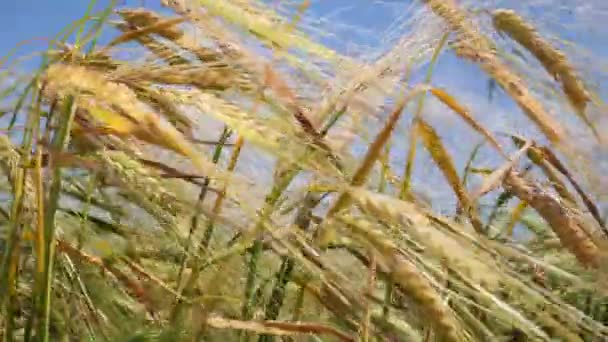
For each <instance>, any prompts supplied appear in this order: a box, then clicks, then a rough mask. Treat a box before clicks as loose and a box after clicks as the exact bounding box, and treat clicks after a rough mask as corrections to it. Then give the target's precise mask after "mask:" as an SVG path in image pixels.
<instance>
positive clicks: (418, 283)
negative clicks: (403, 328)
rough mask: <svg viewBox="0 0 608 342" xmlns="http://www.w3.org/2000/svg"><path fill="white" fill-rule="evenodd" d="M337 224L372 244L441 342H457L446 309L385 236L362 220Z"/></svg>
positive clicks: (455, 326) (346, 219) (343, 218)
mask: <svg viewBox="0 0 608 342" xmlns="http://www.w3.org/2000/svg"><path fill="white" fill-rule="evenodd" d="M338 220H340V221H342V222H343V223H345V224H346V225H347V226H348V227H349V228H351V229H352V230H353V232H354V233H355V234H357V235H359V236H360V237H361V238H362V239H363V240H364V241H367V242H368V243H370V244H372V245H373V246H374V248H376V249H377V250H378V252H379V253H380V254H381V255H382V257H383V260H382V261H383V262H384V263H386V266H387V267H388V269H389V270H391V272H392V276H393V279H394V280H395V282H397V283H398V284H399V285H400V286H401V287H402V288H403V289H404V290H405V292H406V293H407V294H408V295H409V296H411V297H412V299H414V301H415V302H416V303H417V304H418V305H420V307H421V308H422V309H423V310H424V312H425V313H426V314H427V315H428V316H429V317H428V318H429V319H432V322H433V325H434V326H435V327H436V328H437V330H438V333H439V335H440V336H442V338H444V340H445V341H461V340H462V339H461V336H460V334H461V329H460V328H459V327H458V323H457V322H456V321H455V320H454V317H453V316H452V313H451V312H450V309H449V308H448V307H447V306H446V305H445V304H444V303H443V300H442V299H441V297H440V296H439V294H438V293H437V291H436V290H435V289H434V288H433V287H432V285H431V284H430V282H429V281H428V280H427V279H426V278H425V277H424V275H422V273H421V271H420V270H418V269H417V268H416V266H415V265H414V264H413V263H411V262H410V261H409V260H406V259H405V258H404V257H403V256H402V255H400V252H399V249H398V248H397V246H396V245H395V244H394V243H393V242H392V241H391V240H390V239H389V238H387V237H386V236H384V235H383V234H381V233H380V232H378V231H377V230H376V228H374V227H373V226H372V225H370V224H369V223H368V222H366V221H363V220H356V219H351V218H349V217H346V216H340V217H339V218H338Z"/></svg>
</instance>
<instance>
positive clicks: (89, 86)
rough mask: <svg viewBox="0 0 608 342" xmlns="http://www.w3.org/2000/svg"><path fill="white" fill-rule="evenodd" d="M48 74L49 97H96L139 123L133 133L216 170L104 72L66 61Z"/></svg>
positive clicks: (205, 169)
mask: <svg viewBox="0 0 608 342" xmlns="http://www.w3.org/2000/svg"><path fill="white" fill-rule="evenodd" d="M45 76H46V78H45V80H46V83H47V85H46V88H45V90H46V91H47V96H49V97H51V98H53V97H56V96H59V97H63V96H67V95H72V94H77V93H80V94H82V95H86V96H89V97H94V98H95V99H96V100H98V101H101V102H102V103H105V104H106V105H107V106H113V107H115V108H118V109H120V110H121V112H120V113H108V114H110V115H109V118H118V117H120V116H121V115H123V114H124V115H123V116H126V118H127V119H128V121H132V122H134V123H137V124H136V125H134V126H133V128H134V129H135V130H134V131H132V132H129V133H130V134H132V135H134V136H136V137H137V138H139V139H142V140H145V141H147V142H150V143H152V144H155V145H158V146H162V147H165V148H169V149H171V150H173V151H176V152H178V153H180V154H182V155H184V156H187V157H188V158H190V159H191V160H192V162H193V164H194V165H195V166H196V167H197V168H198V169H199V170H200V171H201V172H213V171H211V170H214V167H213V165H212V164H211V163H210V162H209V161H207V160H205V159H204V158H203V157H202V156H201V155H200V154H199V153H198V152H197V151H196V149H195V148H194V146H193V145H192V144H191V143H190V142H189V141H188V140H186V138H185V137H184V136H183V135H182V134H181V133H180V132H179V131H178V130H177V129H176V128H175V127H173V126H171V125H170V124H168V123H167V122H164V121H163V120H162V119H161V118H160V117H159V116H158V115H156V114H154V113H151V112H150V111H149V109H148V108H147V107H146V106H145V105H144V104H143V103H142V102H140V101H139V99H138V98H137V95H136V94H135V93H134V92H133V91H132V90H131V89H129V88H128V87H127V86H125V85H123V84H118V83H115V82H111V81H109V80H108V79H107V77H106V76H105V75H104V74H102V73H99V72H96V71H93V70H89V69H87V68H84V67H80V66H72V65H65V64H54V65H52V66H51V67H49V68H48V70H47V72H46V75H45ZM107 118H108V117H106V119H107ZM123 121H124V120H123ZM110 128H112V127H110Z"/></svg>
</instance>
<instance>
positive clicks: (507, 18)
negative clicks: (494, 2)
mask: <svg viewBox="0 0 608 342" xmlns="http://www.w3.org/2000/svg"><path fill="white" fill-rule="evenodd" d="M493 24H494V27H495V28H496V29H497V30H498V31H500V32H504V33H506V34H508V35H509V37H511V38H512V39H513V40H515V41H516V42H518V43H519V44H521V45H522V46H523V47H525V48H526V49H527V50H528V51H530V52H531V53H532V54H533V55H534V56H535V57H536V58H537V59H538V60H539V61H540V62H541V63H542V65H543V66H544V68H545V70H547V72H548V73H549V74H550V75H551V76H553V78H554V79H555V80H556V81H558V82H560V83H561V84H562V87H563V90H564V93H565V94H566V95H567V96H568V99H569V100H570V103H571V104H572V106H573V107H574V108H575V109H576V111H577V113H578V114H579V116H581V118H582V119H583V120H585V123H587V124H589V120H588V119H587V117H586V116H585V107H586V105H587V103H588V102H589V101H590V100H591V97H590V95H589V93H588V92H587V89H585V85H584V84H583V81H582V80H581V79H580V78H579V77H578V76H577V74H576V71H575V70H574V67H572V65H571V64H570V62H569V61H568V58H567V57H566V55H565V54H564V53H562V52H561V51H559V50H558V49H557V48H555V47H554V46H552V45H551V44H550V43H549V42H547V41H546V40H544V39H543V37H542V36H541V35H540V34H539V33H538V32H537V31H536V29H535V28H534V27H533V26H532V25H531V24H530V23H528V22H526V21H525V20H524V18H522V17H521V16H520V15H518V14H517V13H515V11H512V10H508V9H498V10H496V11H494V13H493Z"/></svg>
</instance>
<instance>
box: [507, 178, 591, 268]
mask: <svg viewBox="0 0 608 342" xmlns="http://www.w3.org/2000/svg"><path fill="white" fill-rule="evenodd" d="M504 187H505V189H506V190H508V191H510V192H512V193H514V194H515V196H517V197H519V198H520V199H521V200H522V201H526V202H527V203H528V204H529V205H530V206H531V207H533V208H534V209H535V210H536V211H537V212H538V213H539V214H540V215H541V216H542V217H543V218H544V219H545V221H547V223H549V225H550V226H551V228H552V229H553V231H554V232H555V234H557V236H558V237H559V239H560V240H561V242H562V244H563V245H564V246H565V247H566V248H567V249H568V250H569V251H570V252H571V253H572V254H574V255H575V256H576V258H577V259H578V261H579V262H580V263H581V264H583V265H585V266H587V267H593V268H597V267H599V266H600V250H599V248H598V246H597V245H596V244H595V243H594V242H593V240H592V238H591V237H590V236H588V235H587V232H586V231H585V230H584V228H582V227H581V226H580V224H581V222H580V220H579V219H577V213H576V212H574V211H572V210H569V208H567V207H566V206H565V205H564V203H562V202H560V200H559V199H558V198H556V197H554V196H552V195H551V194H549V193H548V192H546V191H545V190H543V189H542V188H541V187H540V186H538V185H537V184H534V183H531V182H528V181H526V180H524V179H523V178H521V177H520V176H519V175H518V174H517V173H516V172H514V171H511V172H509V173H508V174H507V177H506V178H505V180H504Z"/></svg>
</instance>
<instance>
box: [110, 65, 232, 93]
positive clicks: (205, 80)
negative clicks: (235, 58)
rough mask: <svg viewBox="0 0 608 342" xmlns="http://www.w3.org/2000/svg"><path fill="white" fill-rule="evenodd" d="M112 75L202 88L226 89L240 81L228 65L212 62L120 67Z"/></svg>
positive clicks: (121, 79) (131, 79)
mask: <svg viewBox="0 0 608 342" xmlns="http://www.w3.org/2000/svg"><path fill="white" fill-rule="evenodd" d="M111 77H112V78H113V79H116V80H120V81H121V82H126V83H128V82H135V81H141V82H153V83H158V84H169V85H192V86H195V87H197V88H199V89H202V90H205V89H211V90H225V89H228V88H230V87H232V86H234V85H236V84H238V83H239V80H238V77H239V76H238V75H235V74H234V72H232V71H231V70H229V69H228V68H226V67H222V66H219V65H218V66H214V65H212V64H210V65H203V66H201V65H196V66H195V65H176V66H144V67H140V68H138V67H132V68H119V69H118V70H116V72H115V73H113V74H112V75H111Z"/></svg>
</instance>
